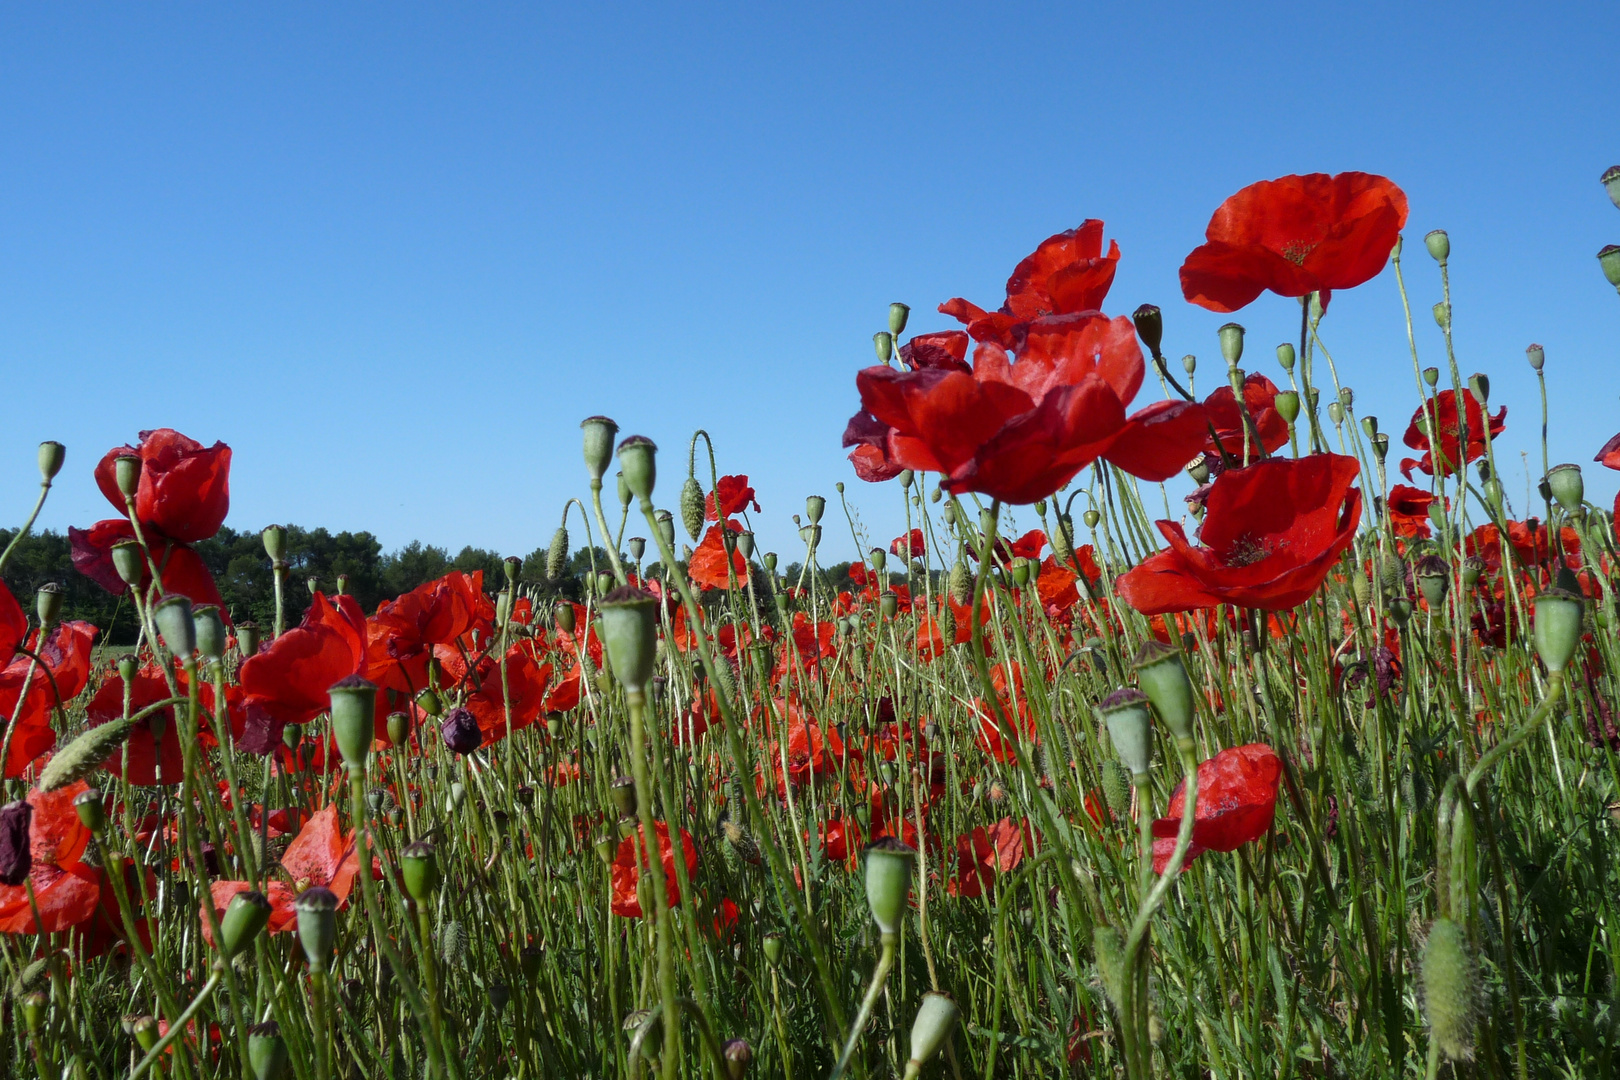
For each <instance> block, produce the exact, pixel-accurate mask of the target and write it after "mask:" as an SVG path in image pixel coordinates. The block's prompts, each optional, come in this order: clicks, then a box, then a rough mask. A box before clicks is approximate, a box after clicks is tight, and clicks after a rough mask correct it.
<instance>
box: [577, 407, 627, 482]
mask: <svg viewBox="0 0 1620 1080" xmlns="http://www.w3.org/2000/svg"><path fill="white" fill-rule="evenodd" d="M579 428H580V431H581V432H583V433H584V444H585V471H586V472H588V473H589V474H590V477H591V479H592V480H601V479H602V477H603V476H605V475H607V470H608V466H609V465H610V464H612V463H613V437H614V436H615V435H617V434H618V433H619V425H618V424H615V423H614V422H613V421H612V420H609V419H608V418H607V417H605V416H592V417H588V418H587V419H585V420H582V421H580V424H579Z"/></svg>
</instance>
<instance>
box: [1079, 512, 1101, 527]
mask: <svg viewBox="0 0 1620 1080" xmlns="http://www.w3.org/2000/svg"><path fill="white" fill-rule="evenodd" d="M1080 517H1081V520H1083V521H1084V522H1085V523H1086V528H1088V529H1095V528H1096V527H1097V523H1098V522H1099V521H1101V520H1102V514H1100V513H1098V512H1097V511H1096V510H1087V511H1086V512H1085V513H1084V514H1082V515H1080Z"/></svg>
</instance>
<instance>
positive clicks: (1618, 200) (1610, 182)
mask: <svg viewBox="0 0 1620 1080" xmlns="http://www.w3.org/2000/svg"><path fill="white" fill-rule="evenodd" d="M1598 182H1599V183H1601V184H1602V185H1603V190H1605V191H1607V192H1608V193H1609V201H1610V202H1612V203H1614V205H1615V206H1616V207H1620V165H1610V166H1609V167H1608V168H1607V169H1604V170H1603V175H1602V176H1601V177H1599V178H1598Z"/></svg>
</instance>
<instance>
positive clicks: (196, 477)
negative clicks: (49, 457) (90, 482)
mask: <svg viewBox="0 0 1620 1080" xmlns="http://www.w3.org/2000/svg"><path fill="white" fill-rule="evenodd" d="M131 455H133V456H135V457H138V458H140V459H141V485H140V487H139V488H138V489H137V491H136V493H135V516H136V517H137V518H139V519H140V522H141V524H142V525H149V526H151V527H152V528H155V529H156V530H157V531H158V532H159V533H161V534H162V535H163V536H165V537H167V538H168V539H170V540H178V541H180V542H181V543H183V544H194V543H196V542H197V541H198V540H207V539H208V538H209V537H210V536H213V535H214V534H215V533H217V532H219V527H220V526H221V525H223V524H224V523H225V514H226V512H227V511H228V510H230V508H231V482H230V481H231V448H230V447H228V446H226V445H225V444H224V443H222V442H216V443H215V444H214V445H213V446H209V447H205V446H203V444H202V443H200V442H197V441H196V440H195V439H188V438H187V437H186V436H184V435H182V434H180V433H179V432H178V431H175V430H173V429H172V428H159V429H158V430H156V431H143V432H141V437H140V444H139V445H138V446H119V447H115V448H113V449H111V450H109V451H107V453H106V454H105V455H103V456H102V459H101V461H100V462H99V463H98V464H97V465H96V486H97V487H99V488H100V489H101V493H102V494H103V495H105V496H107V501H108V502H110V503H112V505H113V508H114V509H115V510H117V511H118V512H119V513H120V514H123V513H125V512H126V506H125V503H124V496H123V493H122V492H120V491H119V490H118V481H117V479H116V478H115V476H114V473H115V470H116V468H117V465H116V462H117V460H118V459H119V458H121V457H127V456H131Z"/></svg>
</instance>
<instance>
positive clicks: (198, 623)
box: [191, 604, 226, 660]
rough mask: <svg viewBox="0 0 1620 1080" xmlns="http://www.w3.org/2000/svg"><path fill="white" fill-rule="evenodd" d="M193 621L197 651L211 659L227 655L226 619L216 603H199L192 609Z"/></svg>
mask: <svg viewBox="0 0 1620 1080" xmlns="http://www.w3.org/2000/svg"><path fill="white" fill-rule="evenodd" d="M191 622H192V625H193V626H194V627H195V628H196V634H197V651H198V652H199V653H201V654H202V655H204V656H206V657H208V658H209V659H210V660H218V659H219V658H220V657H222V656H224V655H225V641H226V633H225V620H224V619H222V618H221V617H220V614H219V608H218V607H217V606H215V605H214V604H198V605H197V606H196V607H194V608H192V609H191Z"/></svg>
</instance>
